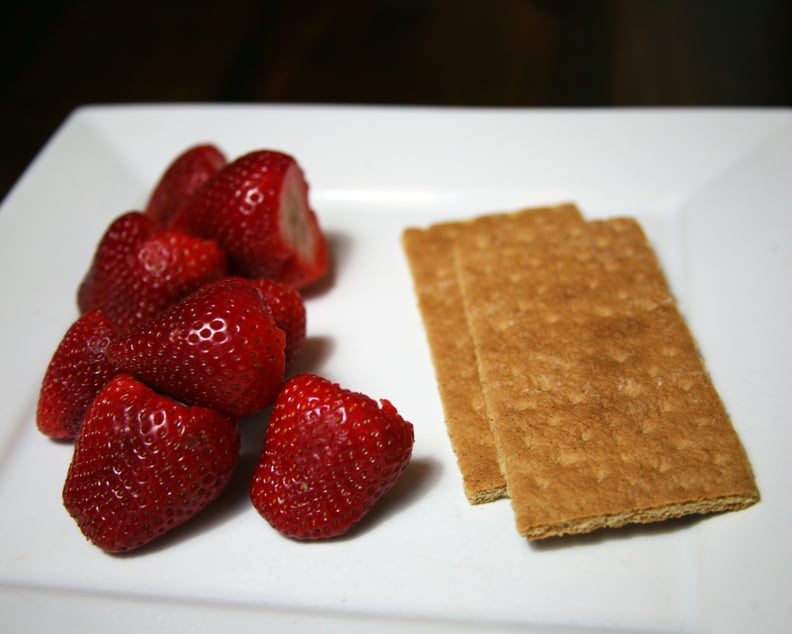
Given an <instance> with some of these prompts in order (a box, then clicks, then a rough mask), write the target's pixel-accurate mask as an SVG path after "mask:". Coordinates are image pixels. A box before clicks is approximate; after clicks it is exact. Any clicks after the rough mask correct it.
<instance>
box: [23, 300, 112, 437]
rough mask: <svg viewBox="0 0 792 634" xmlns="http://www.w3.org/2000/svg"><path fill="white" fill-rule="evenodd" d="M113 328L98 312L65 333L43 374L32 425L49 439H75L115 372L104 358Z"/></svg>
mask: <svg viewBox="0 0 792 634" xmlns="http://www.w3.org/2000/svg"><path fill="white" fill-rule="evenodd" d="M115 335H116V329H115V326H114V325H113V324H112V323H111V322H110V320H109V319H107V317H105V315H104V314H103V313H102V312H101V311H99V310H93V311H90V312H88V313H85V314H84V315H82V316H81V317H80V318H78V319H77V320H76V321H75V322H74V323H73V324H72V325H71V326H70V327H69V329H68V330H67V331H66V333H65V334H64V336H63V338H62V339H61V341H60V343H59V344H58V347H57V348H56V349H55V353H54V354H53V355H52V359H51V360H50V362H49V365H48V366H47V370H46V372H45V373H44V379H43V380H42V382H41V389H40V391H39V399H38V404H37V406H36V425H37V427H38V429H39V431H41V433H43V434H45V435H46V436H49V437H50V438H57V439H71V438H74V437H76V436H77V432H78V431H79V429H80V425H81V424H82V421H83V418H85V412H86V411H87V410H88V406H89V405H90V404H91V401H93V399H94V398H95V397H96V395H97V394H98V393H99V390H101V389H102V388H103V387H104V385H105V384H106V383H107V382H108V381H109V380H110V379H111V378H112V377H113V375H114V374H115V373H116V370H115V367H114V366H113V364H112V363H111V362H110V360H109V359H108V356H107V349H108V346H109V345H110V341H111V340H112V339H113V337H115Z"/></svg>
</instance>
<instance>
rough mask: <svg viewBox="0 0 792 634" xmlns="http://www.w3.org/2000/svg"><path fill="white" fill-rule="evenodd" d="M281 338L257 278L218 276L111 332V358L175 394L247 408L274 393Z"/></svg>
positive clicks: (280, 375)
mask: <svg viewBox="0 0 792 634" xmlns="http://www.w3.org/2000/svg"><path fill="white" fill-rule="evenodd" d="M285 346H286V337H285V335H284V333H283V331H282V330H281V329H280V328H278V326H277V325H276V323H275V320H274V319H273V318H272V316H271V314H270V312H269V309H268V307H267V306H266V305H265V303H264V301H263V298H262V295H261V292H260V291H259V290H258V289H257V288H256V286H255V285H254V284H253V283H252V282H251V281H249V280H246V279H242V278H222V279H220V280H215V281H212V282H208V283H207V284H205V285H204V286H202V287H201V288H199V289H198V290H197V291H194V292H193V293H191V294H190V295H188V296H187V297H185V298H183V299H182V300H180V301H179V302H177V303H175V304H173V305H172V306H170V307H169V308H167V309H166V310H165V311H163V312H162V313H160V314H159V315H157V316H156V317H154V318H152V319H150V320H149V321H147V322H146V323H144V324H141V325H139V326H137V327H135V328H133V329H132V330H130V331H128V332H126V333H125V334H123V335H121V336H119V337H117V338H116V339H115V340H114V341H113V342H112V343H111V344H110V358H111V360H112V361H113V362H114V363H115V364H116V366H117V367H118V369H119V370H120V371H123V372H127V373H129V374H133V375H135V376H137V377H138V378H139V379H141V380H142V381H144V382H145V383H147V384H148V385H150V386H152V387H153V388H155V389H157V390H159V391H160V392H164V393H166V394H169V395H171V396H173V397H174V398H177V399H179V400H181V401H184V402H186V403H190V404H194V405H202V406H204V407H213V408H215V409H218V410H220V411H222V412H225V413H227V414H230V415H233V416H246V415H249V414H253V413H256V412H258V411H260V410H262V409H264V408H265V407H267V406H269V405H270V404H271V403H272V402H273V401H274V400H275V397H276V396H277V393H278V391H279V390H280V388H281V386H282V385H283V380H284V371H285Z"/></svg>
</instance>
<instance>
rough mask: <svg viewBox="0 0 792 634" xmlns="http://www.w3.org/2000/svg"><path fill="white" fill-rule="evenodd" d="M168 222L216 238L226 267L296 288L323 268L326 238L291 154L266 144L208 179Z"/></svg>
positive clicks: (199, 234)
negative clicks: (221, 249) (227, 264)
mask: <svg viewBox="0 0 792 634" xmlns="http://www.w3.org/2000/svg"><path fill="white" fill-rule="evenodd" d="M171 228H173V229H174V230H178V231H184V232H186V233H189V234H191V235H195V236H198V237H201V238H206V239H214V240H217V241H218V242H219V243H220V246H221V247H222V248H223V250H225V252H226V254H227V255H228V258H229V265H230V269H231V272H232V273H234V274H238V275H241V276H243V277H252V278H257V277H266V278H271V279H274V280H277V281H279V282H282V283H284V284H288V285H289V286H293V287H294V288H297V289H301V288H303V287H305V286H308V285H309V284H311V283H313V282H315V281H317V280H318V279H319V278H321V277H322V276H323V275H324V274H325V273H326V272H327V268H328V259H327V241H326V239H325V236H324V234H323V233H322V231H321V229H320V227H319V223H318V220H317V217H316V214H315V213H314V211H313V210H312V209H311V207H310V206H309V203H308V184H307V183H306V181H305V176H304V174H303V171H302V169H301V168H300V166H299V165H298V164H297V162H296V161H295V160H294V158H293V157H291V156H289V155H287V154H283V153H281V152H275V151H271V150H259V151H255V152H251V153H249V154H246V155H244V156H241V157H239V158H237V159H235V160H234V161H232V162H231V163H229V164H228V165H227V166H226V167H224V168H223V169H221V170H220V171H219V172H217V174H215V176H214V177H212V178H211V179H210V180H209V181H207V182H206V183H205V184H204V186H203V187H201V188H200V190H198V191H197V192H196V193H195V195H194V196H193V197H192V198H191V199H190V201H189V203H188V204H186V205H184V206H183V207H182V208H181V209H180V210H179V211H178V212H177V213H176V214H175V215H174V218H173V221H172V224H171Z"/></svg>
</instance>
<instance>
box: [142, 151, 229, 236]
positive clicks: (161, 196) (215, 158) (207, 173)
mask: <svg viewBox="0 0 792 634" xmlns="http://www.w3.org/2000/svg"><path fill="white" fill-rule="evenodd" d="M227 163H228V161H227V159H226V156H225V154H223V152H222V151H221V150H220V149H219V148H218V147H217V146H215V145H213V144H211V143H205V144H200V145H195V146H192V147H189V148H187V149H186V150H185V151H184V152H182V153H181V154H180V155H179V156H177V157H176V158H175V159H174V160H173V162H172V163H171V164H170V165H168V167H167V168H166V170H165V171H164V172H163V174H162V176H161V177H160V179H159V181H158V182H157V184H156V185H155V187H154V189H153V190H152V192H151V196H150V197H149V200H148V202H147V203H146V207H145V210H144V213H145V214H146V215H147V216H148V217H149V218H150V219H151V220H152V221H153V222H154V224H155V225H156V226H161V227H164V226H165V225H167V223H168V222H169V221H170V219H171V217H172V216H173V214H174V213H176V211H177V210H178V209H179V208H180V207H181V206H182V205H184V204H185V203H186V202H187V201H188V200H189V199H190V197H191V196H192V195H193V194H194V193H195V192H196V191H197V190H198V188H199V187H200V186H201V185H203V184H204V183H205V182H206V181H207V180H209V179H210V178H211V177H212V176H214V175H215V174H216V173H217V172H218V171H219V170H220V169H221V168H223V167H225V165H226V164H227Z"/></svg>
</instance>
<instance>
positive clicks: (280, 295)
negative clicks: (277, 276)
mask: <svg viewBox="0 0 792 634" xmlns="http://www.w3.org/2000/svg"><path fill="white" fill-rule="evenodd" d="M251 281H252V282H253V283H254V284H255V286H256V287H257V288H258V289H259V290H260V291H261V294H262V296H263V297H264V303H265V304H266V305H267V308H268V309H269V311H270V314H271V315H272V318H273V319H274V320H275V323H276V324H277V325H278V327H279V328H280V329H281V330H283V333H284V334H285V335H286V364H287V365H288V364H289V363H290V362H291V361H292V360H293V359H294V357H295V356H297V353H298V352H300V350H301V349H302V347H303V344H304V343H305V322H306V311H305V302H304V301H303V298H302V295H300V293H299V292H298V291H297V290H296V289H294V288H293V287H291V286H286V285H285V284H281V283H280V282H276V281H275V280H268V279H266V278H260V279H256V280H251Z"/></svg>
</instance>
